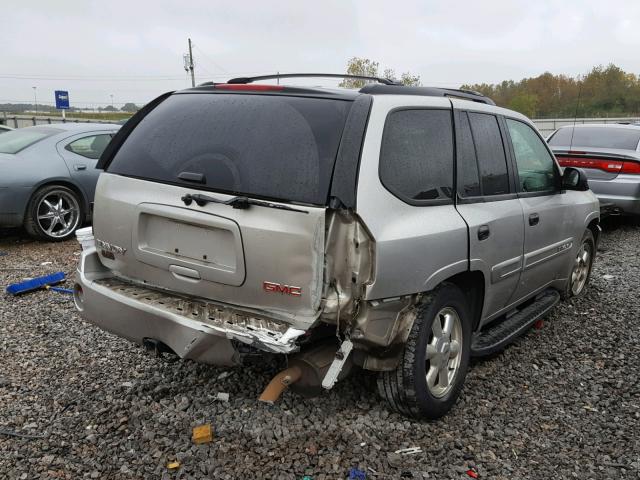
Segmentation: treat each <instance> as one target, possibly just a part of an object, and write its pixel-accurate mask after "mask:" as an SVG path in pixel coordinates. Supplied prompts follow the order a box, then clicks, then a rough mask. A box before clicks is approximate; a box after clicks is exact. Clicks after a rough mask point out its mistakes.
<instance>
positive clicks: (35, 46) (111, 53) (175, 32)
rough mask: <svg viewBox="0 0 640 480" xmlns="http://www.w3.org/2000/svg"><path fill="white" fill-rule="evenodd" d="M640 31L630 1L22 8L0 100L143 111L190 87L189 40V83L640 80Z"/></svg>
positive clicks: (1, 74) (8, 42)
mask: <svg viewBox="0 0 640 480" xmlns="http://www.w3.org/2000/svg"><path fill="white" fill-rule="evenodd" d="M639 22H640V1H639V0H615V1H609V2H604V1H602V0H527V1H524V0H484V1H483V0H476V1H473V2H471V1H466V0H459V1H451V0H449V1H430V0H423V1H418V0H403V1H391V2H390V1H388V0H387V1H378V0H368V1H359V0H324V1H321V2H317V1H316V2H308V1H305V0H278V1H269V0H263V1H259V2H258V1H253V0H244V1H242V2H231V1H228V0H225V1H219V0H207V1H203V0H190V1H189V2H186V1H183V2H179V1H168V0H154V1H146V0H145V1H142V0H128V1H122V0H109V1H93V0H55V1H53V0H21V1H20V2H11V5H9V4H6V5H3V9H2V14H1V15H0V45H1V47H0V103H6V102H12V103H17V102H29V103H32V102H33V99H34V93H35V95H37V99H38V103H40V104H45V103H49V104H52V103H53V101H54V93H53V92H54V90H68V91H69V96H70V101H71V105H72V106H77V107H83V108H84V107H95V106H103V107H104V106H107V105H109V104H111V102H112V101H113V103H114V105H115V106H116V107H119V106H121V105H123V104H124V103H126V102H134V103H137V104H144V103H146V102H148V101H150V100H151V99H153V98H155V97H156V96H158V95H160V94H161V93H163V92H166V91H170V90H177V89H181V88H186V87H188V86H190V80H189V79H188V77H187V73H186V72H185V70H184V68H183V54H184V53H186V51H187V38H189V37H190V38H191V39H192V40H193V43H194V45H195V47H194V50H193V54H194V58H195V63H196V68H195V70H196V82H204V81H210V80H214V81H226V80H227V79H229V78H232V77H234V76H246V75H254V74H255V75H257V74H266V73H275V72H277V71H279V72H281V73H288V72H333V73H341V72H344V71H345V69H346V64H347V61H348V59H349V58H351V57H354V56H358V57H365V58H370V59H372V60H375V61H377V62H379V63H380V71H382V70H383V69H384V68H392V69H394V70H395V71H396V72H397V73H398V74H400V73H401V72H405V71H409V72H411V73H413V74H416V75H419V76H420V78H421V81H422V84H423V85H432V86H446V87H459V86H460V85H462V84H473V83H481V82H487V83H497V82H500V81H502V80H509V79H513V80H519V79H522V78H525V77H531V76H536V75H539V74H541V73H543V72H545V71H550V72H552V73H556V74H559V73H563V74H567V75H578V74H584V73H587V72H588V71H589V70H590V69H591V68H592V67H593V66H595V65H600V64H602V65H606V64H609V63H614V64H616V65H618V66H619V67H621V68H622V69H624V70H626V71H629V72H634V73H640V55H639V54H638V52H639V51H640V28H639V27H638V25H640V23H639ZM313 84H314V85H316V84H324V85H335V82H334V83H332V81H331V80H329V81H323V80H317V81H316V80H313ZM33 87H36V88H35V90H34V88H33Z"/></svg>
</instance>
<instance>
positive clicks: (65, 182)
mask: <svg viewBox="0 0 640 480" xmlns="http://www.w3.org/2000/svg"><path fill="white" fill-rule="evenodd" d="M51 185H60V186H61V187H67V188H69V189H70V190H72V191H73V192H74V193H75V194H76V195H78V197H79V198H80V202H81V203H82V213H83V219H82V220H83V221H85V220H87V218H89V214H90V207H89V200H88V199H87V195H86V194H85V192H84V190H83V189H82V187H81V186H80V185H78V184H77V183H76V182H74V181H73V180H72V179H70V178H69V177H54V178H47V179H46V180H42V181H41V182H38V183H37V184H35V185H34V186H33V188H32V189H31V193H30V194H29V198H28V200H27V203H26V204H25V205H24V212H23V217H25V216H26V215H28V213H29V212H28V211H27V205H28V204H29V202H30V201H31V199H32V198H33V196H34V195H35V193H36V192H37V191H38V190H40V189H41V188H44V187H49V186H51Z"/></svg>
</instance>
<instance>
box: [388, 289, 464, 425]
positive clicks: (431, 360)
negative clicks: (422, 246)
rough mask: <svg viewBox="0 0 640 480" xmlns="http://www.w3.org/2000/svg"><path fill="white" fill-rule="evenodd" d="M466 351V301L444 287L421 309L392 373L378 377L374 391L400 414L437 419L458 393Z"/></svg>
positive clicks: (458, 290) (433, 293)
mask: <svg viewBox="0 0 640 480" xmlns="http://www.w3.org/2000/svg"><path fill="white" fill-rule="evenodd" d="M470 350H471V315H470V312H469V306H468V304H467V299H466V297H465V295H464V294H463V293H462V291H461V290H460V289H459V288H458V287H457V286H455V285H452V284H443V285H442V286H440V287H438V288H437V289H436V290H434V291H433V292H431V293H430V294H429V295H427V297H426V298H425V300H424V302H423V303H422V305H421V306H420V308H419V311H418V315H417V317H416V320H415V321H414V323H413V327H412V328H411V332H410V333H409V338H408V339H407V343H406V344H405V347H404V351H403V353H402V356H401V358H400V364H399V365H398V367H397V368H396V370H394V371H390V372H381V373H380V374H379V376H378V392H379V393H380V396H381V397H382V398H383V399H385V400H386V402H387V403H388V404H389V406H390V407H391V408H392V409H393V410H395V411H397V412H399V413H401V414H403V415H407V416H411V417H414V418H418V419H436V418H440V417H442V416H443V415H445V414H446V413H447V412H448V411H449V410H450V409H451V407H452V406H453V405H454V404H455V402H456V400H457V399H458V396H459V395H460V391H461V390H462V386H463V384H464V379H465V377H466V374H467V369H468V367H469V352H470Z"/></svg>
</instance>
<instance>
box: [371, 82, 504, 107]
mask: <svg viewBox="0 0 640 480" xmlns="http://www.w3.org/2000/svg"><path fill="white" fill-rule="evenodd" d="M360 92H361V93H369V94H372V95H375V94H381V95H385V94H386V95H421V96H425V97H449V98H459V99H461V100H471V101H472V102H478V103H485V104H487V105H495V102H494V101H493V100H491V99H490V98H489V97H486V96H484V95H482V94H481V93H478V92H474V91H472V90H457V89H455V88H436V87H408V86H401V87H400V88H398V85H397V84H396V85H394V86H389V85H365V86H364V87H362V88H361V89H360Z"/></svg>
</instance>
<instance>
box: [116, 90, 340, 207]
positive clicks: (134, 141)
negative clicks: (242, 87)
mask: <svg viewBox="0 0 640 480" xmlns="http://www.w3.org/2000/svg"><path fill="white" fill-rule="evenodd" d="M350 106H351V102H350V101H342V100H330V99H320V98H306V97H287V96H284V95H272V96H269V95H242V94H178V95H173V96H171V97H169V98H167V99H166V100H165V101H164V102H162V103H161V104H160V105H158V106H157V107H156V108H155V109H154V110H152V111H151V112H150V113H149V114H148V115H147V116H146V117H145V118H144V119H143V120H142V121H141V122H140V124H139V125H138V126H137V127H136V128H135V129H134V130H133V131H132V132H131V134H130V135H129V137H128V138H127V140H126V141H125V142H124V144H123V145H122V146H121V147H120V149H119V151H118V153H117V154H116V155H115V157H114V159H113V161H112V162H111V164H110V166H109V167H108V171H109V172H111V173H117V174H121V175H127V176H133V177H138V178H144V179H149V180H155V181H160V182H166V183H173V184H181V185H185V186H190V187H193V188H205V189H208V190H213V191H220V192H223V193H230V194H236V195H248V196H255V197H263V198H269V199H275V200H285V201H294V202H301V203H310V204H322V205H324V204H325V203H326V201H327V197H328V193H329V186H330V183H331V174H332V172H333V165H334V163H335V158H336V153H337V150H338V145H339V143H340V137H341V135H342V130H343V128H344V124H345V120H346V117H347V113H348V111H349V108H350ZM183 172H189V173H196V174H201V175H203V176H204V179H203V185H199V184H194V183H191V182H186V181H183V180H180V179H179V178H178V176H179V175H180V174H181V173H183Z"/></svg>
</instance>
